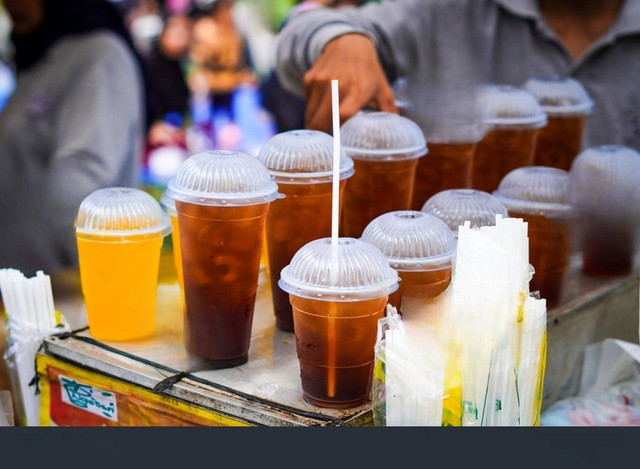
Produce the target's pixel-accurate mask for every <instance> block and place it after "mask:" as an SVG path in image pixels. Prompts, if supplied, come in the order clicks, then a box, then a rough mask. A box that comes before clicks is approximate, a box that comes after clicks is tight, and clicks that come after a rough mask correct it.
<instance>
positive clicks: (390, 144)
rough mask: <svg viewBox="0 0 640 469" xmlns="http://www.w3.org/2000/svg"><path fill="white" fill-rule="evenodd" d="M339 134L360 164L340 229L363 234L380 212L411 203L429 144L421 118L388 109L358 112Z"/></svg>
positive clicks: (350, 185)
mask: <svg viewBox="0 0 640 469" xmlns="http://www.w3.org/2000/svg"><path fill="white" fill-rule="evenodd" d="M340 134H341V145H342V148H343V150H344V151H345V153H346V154H347V155H348V156H349V157H351V158H352V159H353V160H354V166H355V174H354V175H353V177H352V178H350V179H349V181H347V184H346V187H345V191H344V200H343V206H342V207H343V209H342V218H341V223H340V233H341V236H346V237H352V238H359V237H360V236H361V235H362V232H363V231H364V229H365V227H366V226H367V225H368V224H369V222H370V221H371V220H373V219H374V218H376V217H377V216H379V215H382V214H383V213H387V212H392V211H394V210H408V209H409V207H410V206H411V197H412V195H413V184H414V180H415V174H416V167H417V164H418V158H421V157H423V156H424V155H425V154H426V153H427V145H426V140H425V138H424V135H423V133H422V130H421V129H420V127H418V125H417V124H415V123H414V122H413V121H411V120H409V119H407V118H406V117H402V116H399V115H397V114H392V113H387V112H377V111H376V112H361V113H359V114H356V115H355V116H353V117H352V118H351V119H349V120H348V121H346V122H345V123H344V124H343V125H342V127H341V129H340Z"/></svg>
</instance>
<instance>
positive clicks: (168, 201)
mask: <svg viewBox="0 0 640 469" xmlns="http://www.w3.org/2000/svg"><path fill="white" fill-rule="evenodd" d="M160 203H161V204H162V207H163V208H164V210H165V211H166V212H167V215H168V216H169V220H171V227H172V230H171V250H172V252H173V264H174V266H175V269H176V278H177V280H178V285H179V286H180V297H181V298H182V304H183V305H184V279H183V275H182V251H181V250H180V226H179V225H178V211H177V210H176V203H175V201H174V200H173V199H172V198H171V197H169V196H168V195H167V193H166V192H165V193H164V194H162V197H161V198H160Z"/></svg>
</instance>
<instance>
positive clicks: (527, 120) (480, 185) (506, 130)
mask: <svg viewBox="0 0 640 469" xmlns="http://www.w3.org/2000/svg"><path fill="white" fill-rule="evenodd" d="M479 100H480V105H481V106H482V108H483V110H484V115H485V123H486V124H487V125H489V126H491V130H490V131H489V132H488V133H487V134H486V135H485V136H484V138H483V139H482V140H481V141H480V142H479V143H478V146H477V147H476V152H475V154H474V156H473V164H472V169H471V187H473V188H474V189H479V190H482V191H485V192H493V191H494V190H496V189H497V188H498V185H499V184H500V181H501V180H502V178H503V177H504V176H506V175H507V174H508V173H509V172H510V171H512V170H514V169H516V168H520V167H522V166H531V165H533V158H534V153H535V145H536V139H537V137H538V134H539V132H540V129H541V128H543V127H544V126H545V125H547V115H546V113H545V112H544V110H543V109H542V107H541V106H540V104H539V103H538V100H537V99H536V97H535V96H533V95H532V94H531V93H529V92H528V91H526V90H524V89H522V88H518V87H514V86H501V85H490V86H486V87H485V88H484V89H483V91H482V92H481V93H480V96H479Z"/></svg>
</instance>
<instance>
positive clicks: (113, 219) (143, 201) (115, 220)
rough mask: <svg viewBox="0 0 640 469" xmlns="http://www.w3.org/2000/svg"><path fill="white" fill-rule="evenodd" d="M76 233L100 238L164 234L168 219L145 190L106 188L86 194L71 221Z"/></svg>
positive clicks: (167, 229) (169, 230)
mask: <svg viewBox="0 0 640 469" xmlns="http://www.w3.org/2000/svg"><path fill="white" fill-rule="evenodd" d="M75 228H76V233H78V234H83V235H90V236H100V237H106V238H109V237H117V238H121V237H123V236H144V235H156V234H157V235H162V236H164V235H167V234H169V233H170V232H171V222H170V221H169V218H168V217H167V214H166V213H165V212H164V211H163V210H162V207H161V206H160V204H159V203H158V202H157V201H156V199H154V198H153V197H152V196H151V195H150V194H148V193H147V192H145V191H143V190H140V189H134V188H131V187H107V188H104V189H98V190H96V191H93V192H92V193H91V194H89V195H88V196H86V197H85V198H84V200H83V201H82V203H81V204H80V208H79V209H78V214H77V217H76V221H75Z"/></svg>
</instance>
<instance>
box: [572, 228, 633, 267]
mask: <svg viewBox="0 0 640 469" xmlns="http://www.w3.org/2000/svg"><path fill="white" fill-rule="evenodd" d="M636 236H637V234H636V227H635V226H634V224H633V223H629V222H628V221H625V220H624V219H622V220H620V219H611V218H590V219H589V218H588V219H585V220H584V221H583V229H582V271H583V272H584V273H585V274H588V275H594V276H602V277H616V276H624V275H629V274H630V273H631V271H632V270H633V262H634V256H635V252H636V246H637V240H636Z"/></svg>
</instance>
